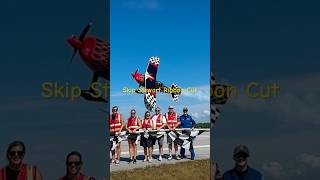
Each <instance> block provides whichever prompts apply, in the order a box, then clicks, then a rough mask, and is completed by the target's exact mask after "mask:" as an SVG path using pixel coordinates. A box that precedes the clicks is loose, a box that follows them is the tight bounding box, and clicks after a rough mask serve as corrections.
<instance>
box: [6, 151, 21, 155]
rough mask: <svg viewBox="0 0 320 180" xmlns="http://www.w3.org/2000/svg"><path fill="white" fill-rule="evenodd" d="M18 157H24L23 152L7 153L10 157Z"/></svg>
mask: <svg viewBox="0 0 320 180" xmlns="http://www.w3.org/2000/svg"><path fill="white" fill-rule="evenodd" d="M16 154H17V155H18V156H23V155H24V152H23V151H10V152H9V155H10V156H15V155H16Z"/></svg>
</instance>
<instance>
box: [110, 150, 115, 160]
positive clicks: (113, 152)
mask: <svg viewBox="0 0 320 180" xmlns="http://www.w3.org/2000/svg"><path fill="white" fill-rule="evenodd" d="M115 153H116V152H115V150H111V156H112V158H111V162H112V163H114V162H115Z"/></svg>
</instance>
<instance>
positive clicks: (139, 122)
mask: <svg viewBox="0 0 320 180" xmlns="http://www.w3.org/2000/svg"><path fill="white" fill-rule="evenodd" d="M138 126H139V129H141V128H142V123H141V119H140V118H138ZM134 132H136V130H135V131H134Z"/></svg>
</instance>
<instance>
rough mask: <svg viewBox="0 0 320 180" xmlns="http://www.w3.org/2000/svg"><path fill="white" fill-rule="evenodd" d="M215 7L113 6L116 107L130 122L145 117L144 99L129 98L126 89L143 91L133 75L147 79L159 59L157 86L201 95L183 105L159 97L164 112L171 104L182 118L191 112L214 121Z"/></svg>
mask: <svg viewBox="0 0 320 180" xmlns="http://www.w3.org/2000/svg"><path fill="white" fill-rule="evenodd" d="M209 2H210V1H209V0H203V1H199V2H198V3H194V2H193V1H184V2H183V3H181V1H170V0H162V1H157V0H142V1H131V0H120V1H111V3H110V6H111V7H112V8H111V13H110V17H111V21H110V27H111V29H110V35H111V47H112V52H111V106H113V105H117V106H119V108H120V111H121V112H122V113H123V114H124V115H125V117H126V116H128V114H129V110H130V109H132V108H136V109H137V111H138V113H139V115H140V116H141V115H142V114H143V113H144V112H145V110H146V109H145V107H144V103H143V95H137V94H134V95H128V94H123V93H122V88H123V87H131V88H137V84H136V83H135V82H134V80H133V79H132V77H131V75H130V74H131V73H132V72H134V71H135V70H136V69H139V72H142V73H144V72H145V69H146V66H147V62H148V59H149V57H151V56H159V57H160V66H159V70H158V75H157V80H159V81H162V82H163V83H165V84H166V85H167V86H171V84H172V83H177V84H178V86H180V87H182V88H188V87H195V88H198V89H199V93H197V94H190V93H189V94H185V95H182V96H181V97H180V100H179V102H178V103H174V102H173V101H172V100H171V99H170V98H169V96H170V95H161V94H159V95H158V98H157V100H158V105H159V106H160V107H161V108H162V110H163V112H165V111H166V110H167V106H168V105H169V104H172V105H174V106H176V107H177V108H176V110H177V112H179V113H181V112H182V107H183V106H189V107H190V108H189V109H190V113H191V114H193V115H194V116H195V119H196V120H199V121H209V114H208V112H209V111H208V110H209V82H210V79H209V74H210V73H209V71H210V68H209V67H210V25H209V22H210V6H209ZM204 111H205V112H204Z"/></svg>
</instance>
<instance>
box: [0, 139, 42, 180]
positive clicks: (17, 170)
mask: <svg viewBox="0 0 320 180" xmlns="http://www.w3.org/2000/svg"><path fill="white" fill-rule="evenodd" d="M25 154H26V147H25V144H24V143H23V142H21V141H14V142H12V143H10V144H9V146H8V149H7V159H8V161H9V164H8V165H7V166H5V167H3V168H1V169H0V180H42V179H43V178H42V175H41V173H40V171H39V169H38V168H37V167H36V166H33V165H30V164H24V163H23V158H24V156H25Z"/></svg>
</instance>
